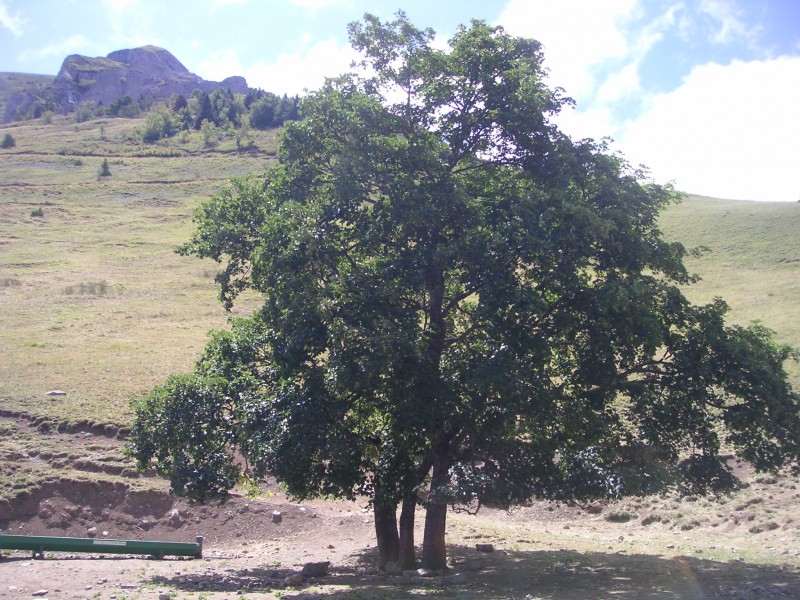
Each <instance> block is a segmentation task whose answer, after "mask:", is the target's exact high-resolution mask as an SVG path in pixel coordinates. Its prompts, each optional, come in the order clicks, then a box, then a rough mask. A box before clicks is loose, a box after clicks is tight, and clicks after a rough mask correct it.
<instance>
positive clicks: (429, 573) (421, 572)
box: [417, 569, 436, 577]
mask: <svg viewBox="0 0 800 600" xmlns="http://www.w3.org/2000/svg"><path fill="white" fill-rule="evenodd" d="M417 577H436V571H433V570H432V569H417Z"/></svg>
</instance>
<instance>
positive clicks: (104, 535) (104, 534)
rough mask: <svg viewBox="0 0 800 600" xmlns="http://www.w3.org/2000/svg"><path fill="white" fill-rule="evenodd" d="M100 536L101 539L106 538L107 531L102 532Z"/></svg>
mask: <svg viewBox="0 0 800 600" xmlns="http://www.w3.org/2000/svg"><path fill="white" fill-rule="evenodd" d="M100 535H102V536H103V537H108V532H107V531H104V532H103V533H101V534H100Z"/></svg>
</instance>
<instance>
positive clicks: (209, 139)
mask: <svg viewBox="0 0 800 600" xmlns="http://www.w3.org/2000/svg"><path fill="white" fill-rule="evenodd" d="M200 133H201V134H202V135H203V145H204V146H205V147H206V148H213V147H214V146H216V145H217V142H218V141H219V130H218V129H217V126H216V125H214V123H212V122H211V121H208V120H206V119H203V123H202V124H201V125H200Z"/></svg>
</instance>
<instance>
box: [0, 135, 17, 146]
mask: <svg viewBox="0 0 800 600" xmlns="http://www.w3.org/2000/svg"><path fill="white" fill-rule="evenodd" d="M0 145H2V147H3V148H13V147H14V146H16V145H17V140H15V139H14V136H13V135H11V134H10V133H6V134H5V135H4V136H3V142H2V144H0Z"/></svg>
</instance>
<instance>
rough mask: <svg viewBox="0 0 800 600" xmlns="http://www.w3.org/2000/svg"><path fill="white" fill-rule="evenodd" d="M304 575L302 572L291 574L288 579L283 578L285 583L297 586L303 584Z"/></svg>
mask: <svg viewBox="0 0 800 600" xmlns="http://www.w3.org/2000/svg"><path fill="white" fill-rule="evenodd" d="M303 581H305V580H304V579H303V576H302V575H300V573H295V574H294V575H289V576H288V577H287V578H286V579H284V580H283V583H284V585H290V586H292V587H297V586H298V585H303Z"/></svg>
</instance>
